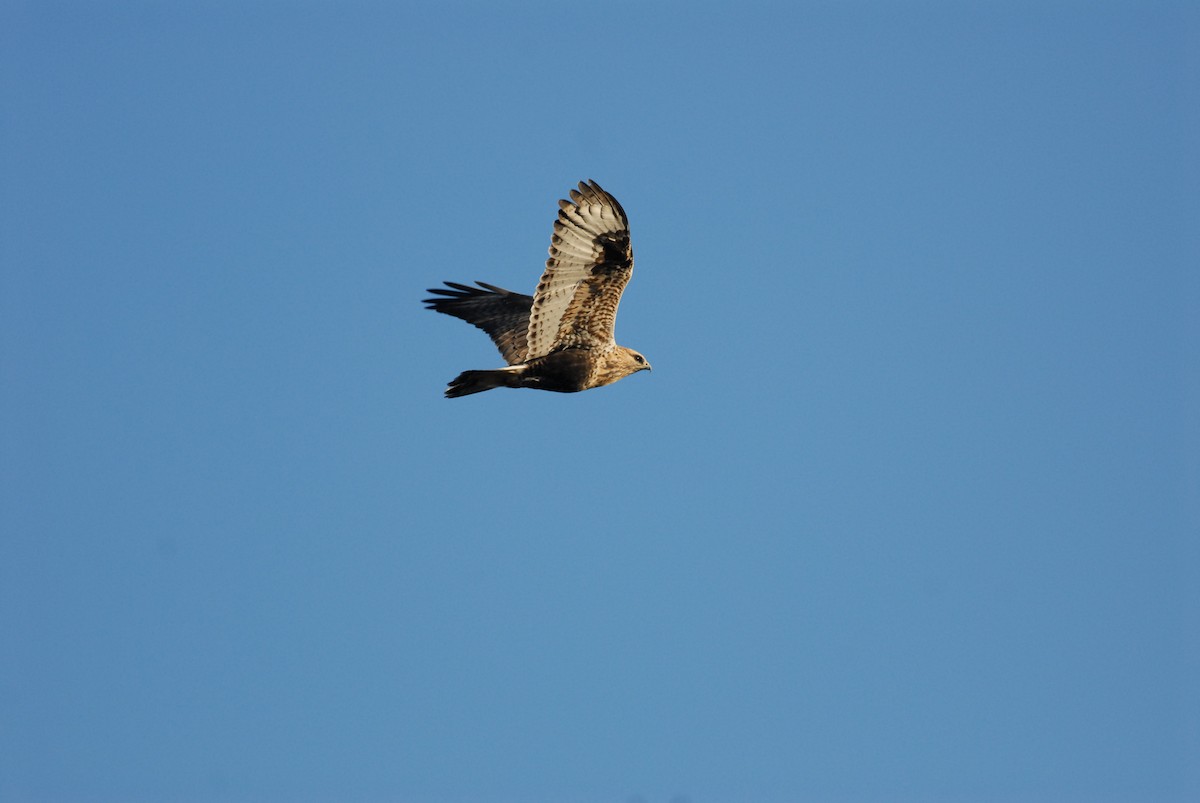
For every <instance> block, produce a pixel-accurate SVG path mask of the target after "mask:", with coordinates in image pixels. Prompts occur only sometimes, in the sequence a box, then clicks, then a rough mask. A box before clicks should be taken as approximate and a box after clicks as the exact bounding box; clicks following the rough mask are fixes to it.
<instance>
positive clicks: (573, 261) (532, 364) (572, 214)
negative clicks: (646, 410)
mask: <svg viewBox="0 0 1200 803" xmlns="http://www.w3.org/2000/svg"><path fill="white" fill-rule="evenodd" d="M558 207H559V209H558V220H556V221H554V234H553V236H552V237H551V238H550V258H549V259H548V260H546V271H545V272H544V273H543V274H542V279H541V281H539V282H538V286H537V291H536V292H535V293H534V294H533V296H532V297H530V296H526V295H521V294H520V293H513V292H510V291H508V290H504V289H503V288H500V287H496V286H495V285H491V284H486V283H484V282H475V284H477V285H479V286H478V287H471V286H469V285H465V284H458V283H457V282H446V287H448V288H450V289H445V288H430V289H429V292H430V293H436V294H437V295H438V296H439V298H427V299H425V301H424V302H423V303H425V304H427V305H428V306H427V307H426V309H431V310H435V311H437V312H444V313H445V314H447V315H453V316H454V317H455V318H461V319H462V320H464V321H466V322H467V323H469V324H472V325H473V326H476V327H478V328H480V329H482V330H483V331H485V332H487V334H488V336H489V337H490V338H491V339H492V342H493V343H495V344H496V347H497V348H498V349H500V354H501V355H502V356H503V357H504V361H505V362H507V363H508V367H507V368H497V369H494V370H490V371H464V372H462V373H461V374H459V375H458V376H457V377H456V378H455V379H454V380H453V381H452V382H451V383H450V386H449V387H447V388H446V398H449V399H453V398H456V397H458V396H467V395H469V394H471V393H479V392H481V391H484V390H491V389H492V388H502V387H504V388H534V389H535V390H553V391H557V392H559V393H574V392H575V391H579V390H588V389H589V388H598V387H600V386H601V385H611V384H612V383H613V382H616V381H617V380H618V379H622V378H624V377H627V376H629V375H630V374H633V373H637V372H638V371H643V370H646V371H648V370H650V363H648V362H646V358H645V357H643V356H642V355H641V354H638V353H637V352H636V351H634V350H633V349H629V348H625V347H624V346H618V345H617V342H616V340H614V339H613V324H614V323H615V322H616V317H617V304H619V303H620V301H621V292H622V291H623V290H624V289H625V285H626V284H628V283H629V277H630V276H631V275H632V274H633V249H632V248H630V246H629V220H628V218H626V217H625V210H624V209H622V208H621V204H619V203H617V199H616V198H614V197H612V196H611V195H609V194H608V193H607V192H605V191H604V190H603V189H601V187H600V185H599V184H597V183H596V182H594V181H587V182H580V184H579V189H578V190H571V200H569V201H565V200H564V201H559V202H558Z"/></svg>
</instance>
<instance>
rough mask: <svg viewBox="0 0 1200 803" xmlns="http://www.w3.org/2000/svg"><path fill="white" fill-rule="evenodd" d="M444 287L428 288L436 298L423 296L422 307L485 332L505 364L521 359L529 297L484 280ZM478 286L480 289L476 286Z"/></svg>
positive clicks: (456, 283)
mask: <svg viewBox="0 0 1200 803" xmlns="http://www.w3.org/2000/svg"><path fill="white" fill-rule="evenodd" d="M445 284H446V287H448V288H450V289H446V288H442V287H430V288H429V289H428V292H430V293H436V294H437V295H438V296H441V297H440V298H426V299H424V301H423V302H422V303H423V304H425V305H426V307H425V308H426V309H431V310H433V311H434V312H440V313H443V314H444V315H450V316H452V317H455V318H458V319H460V320H463V321H466V322H467V323H469V324H471V325H472V326H474V327H476V328H478V329H482V330H483V331H484V332H486V333H487V335H488V337H490V338H491V339H492V342H493V343H495V344H496V348H498V349H499V350H500V355H501V356H502V357H504V361H505V362H507V363H508V364H509V365H516V364H518V363H522V362H524V361H525V353H526V351H527V348H526V345H525V343H526V341H525V337H526V333H527V331H528V329H529V310H530V308H531V307H532V306H533V297H532V296H527V295H523V294H521V293H514V292H512V291H510V290H505V289H504V288H502V287H497V286H495V285H493V284H488V283H486V282H475V284H477V285H479V287H471V286H470V285H466V284H459V283H458V282H446V283H445ZM480 288H482V289H480Z"/></svg>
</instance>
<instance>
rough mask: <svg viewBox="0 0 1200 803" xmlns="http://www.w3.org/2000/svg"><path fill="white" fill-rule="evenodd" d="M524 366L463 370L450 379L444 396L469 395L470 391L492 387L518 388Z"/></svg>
mask: <svg viewBox="0 0 1200 803" xmlns="http://www.w3.org/2000/svg"><path fill="white" fill-rule="evenodd" d="M524 367H525V366H523V365H522V366H514V367H512V368H497V369H495V370H493V371H463V372H462V373H461V374H459V375H458V376H456V377H454V379H453V380H451V382H450V386H449V387H447V388H446V398H447V399H457V398H458V397H459V396H470V395H471V394H472V393H482V392H483V391H485V390H491V389H492V388H518V387H520V386H521V373H522V371H523V370H524ZM518 369H520V370H518Z"/></svg>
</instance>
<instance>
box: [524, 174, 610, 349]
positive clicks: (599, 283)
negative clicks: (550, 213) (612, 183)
mask: <svg viewBox="0 0 1200 803" xmlns="http://www.w3.org/2000/svg"><path fill="white" fill-rule="evenodd" d="M558 206H559V211H558V220H556V221H554V235H553V236H552V237H551V239H550V258H549V259H548V260H546V271H545V273H543V274H542V279H541V281H539V282H538V286H537V292H536V293H535V294H534V296H533V309H532V311H531V313H530V317H529V335H528V350H527V353H526V355H525V358H526V359H527V360H532V359H534V358H536V357H542V356H545V355H546V354H549V353H550V352H551V351H557V350H558V349H562V348H569V347H571V346H602V345H606V344H608V345H612V344H613V343H615V341H614V339H613V325H614V323H615V321H616V317H617V305H618V304H619V303H620V301H621V293H622V291H624V289H625V285H626V284H628V283H629V277H630V276H631V275H632V274H633V250H632V248H630V245H629V221H628V219H626V217H625V210H624V209H622V208H621V204H619V203H617V199H616V198H614V197H612V196H611V195H609V194H608V193H607V192H605V191H604V190H603V189H602V188H601V187H600V185H599V184H597V183H596V182H594V181H587V182H580V184H579V189H578V190H571V200H570V201H559V202H558Z"/></svg>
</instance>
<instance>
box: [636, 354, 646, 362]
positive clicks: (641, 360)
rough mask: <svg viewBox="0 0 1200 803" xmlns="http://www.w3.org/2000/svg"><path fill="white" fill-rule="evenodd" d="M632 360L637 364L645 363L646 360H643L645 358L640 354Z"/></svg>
mask: <svg viewBox="0 0 1200 803" xmlns="http://www.w3.org/2000/svg"><path fill="white" fill-rule="evenodd" d="M634 359H635V360H637V361H638V362H645V361H646V358H645V357H643V356H642V355H641V354H639V355H637V356H636V357H634Z"/></svg>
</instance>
